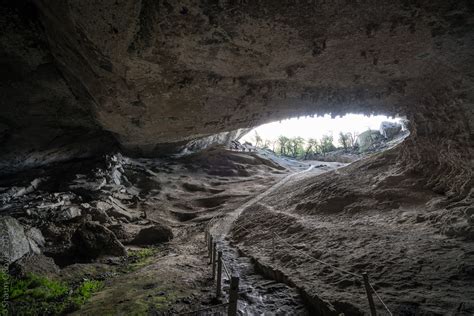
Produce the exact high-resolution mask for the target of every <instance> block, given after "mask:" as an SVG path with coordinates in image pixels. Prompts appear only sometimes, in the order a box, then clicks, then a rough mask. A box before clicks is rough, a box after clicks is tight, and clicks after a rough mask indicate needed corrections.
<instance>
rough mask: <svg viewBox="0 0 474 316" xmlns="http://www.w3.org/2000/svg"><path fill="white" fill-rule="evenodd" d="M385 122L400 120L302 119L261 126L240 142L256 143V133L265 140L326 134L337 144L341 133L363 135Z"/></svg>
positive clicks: (358, 117)
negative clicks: (281, 136) (330, 135)
mask: <svg viewBox="0 0 474 316" xmlns="http://www.w3.org/2000/svg"><path fill="white" fill-rule="evenodd" d="M383 121H389V122H399V121H400V119H399V118H389V117H387V116H383V115H373V116H365V115H361V114H347V115H345V116H343V117H340V116H338V117H336V118H331V116H330V115H325V116H319V117H309V116H306V117H300V118H292V119H288V120H284V121H281V122H273V123H268V124H264V125H260V126H258V127H256V128H254V129H252V130H251V131H250V132H249V133H248V134H247V135H245V136H244V137H242V138H241V140H240V142H242V143H244V142H245V141H248V142H250V143H252V144H253V143H254V142H255V131H257V133H258V134H259V135H260V137H262V139H263V140H274V139H277V138H278V136H280V135H284V136H286V137H295V136H301V137H303V138H305V139H308V138H316V139H320V138H321V137H322V136H323V135H325V134H331V133H332V135H333V136H334V143H336V142H337V136H338V135H339V132H344V133H346V132H351V133H352V132H357V133H359V134H360V133H362V132H364V131H366V130H367V129H369V128H370V129H379V126H380V123H381V122H383Z"/></svg>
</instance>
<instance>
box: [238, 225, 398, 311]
mask: <svg viewBox="0 0 474 316" xmlns="http://www.w3.org/2000/svg"><path fill="white" fill-rule="evenodd" d="M239 220H243V221H247V223H250V222H249V221H248V220H247V219H246V218H244V217H239ZM243 225H244V224H240V225H236V226H234V229H244V230H245V231H247V232H248V233H251V231H250V230H248V229H247V228H245V227H244V226H243ZM270 233H271V234H272V258H275V254H274V252H275V244H274V239H273V236H274V237H276V238H278V239H279V240H281V241H282V242H283V243H285V244H286V245H288V246H290V247H291V248H292V249H294V251H296V252H298V253H300V254H302V255H303V256H305V257H307V258H310V259H312V260H314V261H316V262H318V263H320V264H322V265H325V266H328V267H331V268H332V269H334V270H336V271H339V272H342V273H345V274H348V275H351V276H353V277H357V278H361V279H362V281H363V284H367V287H366V288H365V291H366V295H367V300H368V302H369V307H370V310H371V315H372V316H375V315H376V311H375V306H374V305H373V304H374V302H373V298H372V291H373V293H374V294H375V296H376V297H377V299H378V300H379V301H380V303H381V304H382V306H383V307H384V309H385V310H386V311H387V312H388V314H389V315H390V316H392V315H393V314H392V312H391V311H390V309H389V308H388V306H387V304H385V302H384V301H383V300H382V298H381V297H380V295H379V294H378V293H377V291H375V289H374V287H373V285H372V284H371V283H370V281H369V280H368V274H367V272H364V273H362V274H357V273H353V272H350V271H348V270H345V269H342V268H339V267H336V266H334V265H332V264H330V263H327V262H324V261H322V260H319V259H317V258H315V257H313V256H311V255H309V254H307V253H305V252H303V251H301V250H300V249H298V248H296V247H295V246H293V245H292V244H290V243H289V242H287V241H286V240H284V239H283V238H282V237H281V236H280V235H278V234H277V233H275V232H274V231H270Z"/></svg>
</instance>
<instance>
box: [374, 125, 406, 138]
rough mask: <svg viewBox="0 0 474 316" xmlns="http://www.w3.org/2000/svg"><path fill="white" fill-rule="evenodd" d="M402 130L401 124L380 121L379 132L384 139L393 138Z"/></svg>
mask: <svg viewBox="0 0 474 316" xmlns="http://www.w3.org/2000/svg"><path fill="white" fill-rule="evenodd" d="M401 130H402V125H401V124H398V123H396V122H382V123H380V128H379V132H380V134H381V135H382V136H383V137H385V138H386V139H393V138H394V137H395V136H396V135H398V134H399V133H400V132H401Z"/></svg>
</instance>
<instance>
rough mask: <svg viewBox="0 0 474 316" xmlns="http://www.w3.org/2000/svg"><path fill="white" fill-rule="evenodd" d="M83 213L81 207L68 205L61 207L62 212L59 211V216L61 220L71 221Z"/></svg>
mask: <svg viewBox="0 0 474 316" xmlns="http://www.w3.org/2000/svg"><path fill="white" fill-rule="evenodd" d="M81 215H82V211H81V209H80V208H79V207H77V206H67V207H62V208H61V212H60V213H59V216H58V218H59V220H61V221H70V220H72V219H75V218H77V217H81Z"/></svg>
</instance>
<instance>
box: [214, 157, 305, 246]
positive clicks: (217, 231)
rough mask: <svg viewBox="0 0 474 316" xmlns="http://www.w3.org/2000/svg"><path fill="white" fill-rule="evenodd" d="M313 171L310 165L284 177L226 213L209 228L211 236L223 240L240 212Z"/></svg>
mask: <svg viewBox="0 0 474 316" xmlns="http://www.w3.org/2000/svg"><path fill="white" fill-rule="evenodd" d="M313 169H314V165H311V166H310V167H309V168H308V169H306V170H303V171H299V172H295V173H292V174H289V175H287V176H286V177H284V178H283V179H281V180H280V181H278V182H277V183H275V184H274V185H272V186H271V187H269V188H268V189H267V190H265V191H264V192H262V193H260V194H259V195H257V196H255V197H254V198H252V199H251V200H249V201H247V202H246V203H244V204H242V205H241V206H240V207H238V208H237V209H235V211H233V212H231V213H227V215H226V216H225V217H224V218H222V219H220V220H218V221H216V222H214V223H213V224H212V226H211V228H210V232H211V234H212V235H213V236H215V237H216V238H218V239H222V238H224V237H225V236H226V235H227V234H228V233H229V231H230V228H231V227H232V224H233V223H234V222H235V221H236V219H237V218H238V217H239V216H240V214H242V212H243V211H244V210H245V209H246V208H248V207H250V206H252V205H254V204H256V203H258V202H259V201H261V200H262V199H263V198H265V197H267V196H268V195H269V194H271V193H273V192H275V190H277V189H278V188H279V187H281V186H282V185H283V184H285V183H287V182H288V181H289V180H290V179H291V178H293V177H295V176H297V175H300V174H303V173H306V172H309V171H311V170H313Z"/></svg>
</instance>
